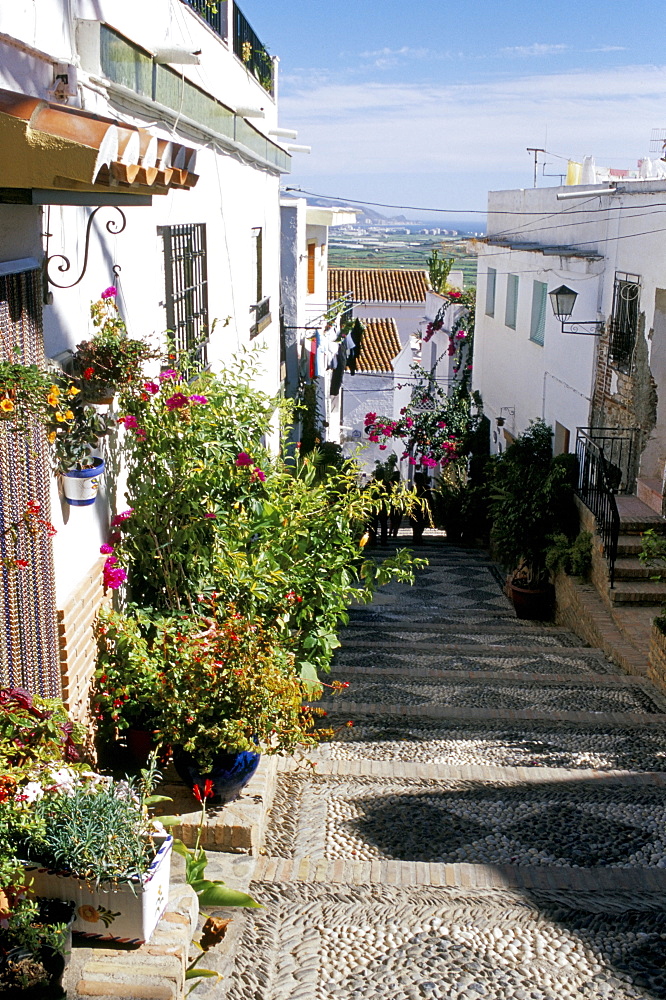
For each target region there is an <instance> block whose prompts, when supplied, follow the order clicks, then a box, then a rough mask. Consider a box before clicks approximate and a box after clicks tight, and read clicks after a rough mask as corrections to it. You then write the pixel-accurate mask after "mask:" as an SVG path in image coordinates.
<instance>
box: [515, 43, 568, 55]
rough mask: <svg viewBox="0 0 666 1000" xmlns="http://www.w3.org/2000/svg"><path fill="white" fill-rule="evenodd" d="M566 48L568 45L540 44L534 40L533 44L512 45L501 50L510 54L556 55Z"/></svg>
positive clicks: (566, 49)
mask: <svg viewBox="0 0 666 1000" xmlns="http://www.w3.org/2000/svg"><path fill="white" fill-rule="evenodd" d="M568 50H569V46H568V45H542V44H540V43H539V42H535V43H534V45H514V46H512V47H511V48H507V49H502V52H503V53H504V54H505V55H510V56H558V55H561V54H562V53H563V52H567V51H568Z"/></svg>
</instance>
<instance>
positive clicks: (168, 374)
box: [158, 368, 180, 382]
mask: <svg viewBox="0 0 666 1000" xmlns="http://www.w3.org/2000/svg"><path fill="white" fill-rule="evenodd" d="M158 377H159V380H160V382H165V381H166V380H167V379H171V378H172V379H174V380H175V381H176V382H180V375H179V374H178V372H177V371H174V369H173V368H167V369H165V371H163V372H161V373H160V375H159V376H158Z"/></svg>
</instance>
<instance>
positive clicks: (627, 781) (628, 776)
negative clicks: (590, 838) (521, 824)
mask: <svg viewBox="0 0 666 1000" xmlns="http://www.w3.org/2000/svg"><path fill="white" fill-rule="evenodd" d="M315 764H316V768H315V773H316V774H317V775H331V776H334V777H372V778H395V779H401V778H404V779H406V780H419V779H432V778H433V777H434V778H441V780H442V781H457V780H461V781H481V782H493V781H495V782H501V783H505V782H508V783H512V784H521V785H543V784H553V783H555V782H562V783H567V784H571V783H572V782H577V783H578V782H587V783H588V784H591V783H594V784H597V785H598V784H600V783H603V784H612V785H619V786H629V787H631V788H639V787H640V788H649V787H656V788H663V787H666V773H665V772H662V771H626V770H616V771H599V770H597V769H595V768H567V767H507V766H501V765H495V766H493V765H491V764H483V765H481V764H439V763H436V764H423V763H412V762H411V761H392V760H330V759H326V758H317V759H316V760H315ZM304 766H305V765H303V764H302V763H301V762H299V761H296V760H293V759H292V758H287V757H285V758H282V759H281V760H280V762H279V765H278V770H279V772H280V773H289V774H293V773H294V772H298V771H299V770H301V769H303V768H304Z"/></svg>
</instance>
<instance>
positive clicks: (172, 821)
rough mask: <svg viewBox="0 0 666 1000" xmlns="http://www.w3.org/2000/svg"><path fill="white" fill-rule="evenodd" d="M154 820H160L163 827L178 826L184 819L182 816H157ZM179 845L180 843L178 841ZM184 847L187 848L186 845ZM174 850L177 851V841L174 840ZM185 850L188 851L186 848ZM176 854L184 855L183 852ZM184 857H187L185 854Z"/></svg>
mask: <svg viewBox="0 0 666 1000" xmlns="http://www.w3.org/2000/svg"><path fill="white" fill-rule="evenodd" d="M154 818H155V819H157V820H159V821H160V823H161V824H162V826H177V825H178V823H180V822H181V821H182V819H183V817H182V816H155V817H154ZM178 843H180V841H178ZM183 847H185V844H183ZM173 849H174V851H176V841H175V840H174V843H173ZM185 850H187V848H186V847H185ZM176 853H177V854H182V853H183V852H182V851H176ZM183 857H185V855H184V854H183Z"/></svg>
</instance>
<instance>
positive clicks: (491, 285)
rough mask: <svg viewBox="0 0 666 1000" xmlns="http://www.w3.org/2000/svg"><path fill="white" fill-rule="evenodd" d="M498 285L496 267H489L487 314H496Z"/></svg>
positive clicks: (487, 277)
mask: <svg viewBox="0 0 666 1000" xmlns="http://www.w3.org/2000/svg"><path fill="white" fill-rule="evenodd" d="M496 287H497V271H496V270H495V268H494V267H489V268H488V274H487V276H486V316H494V315H495V289H496Z"/></svg>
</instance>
